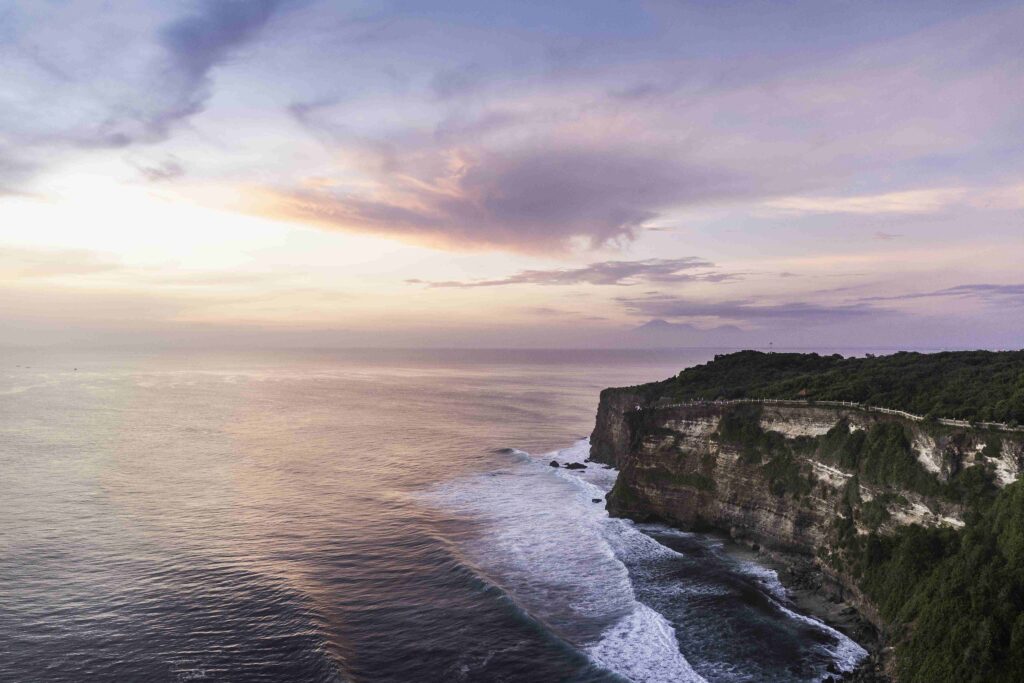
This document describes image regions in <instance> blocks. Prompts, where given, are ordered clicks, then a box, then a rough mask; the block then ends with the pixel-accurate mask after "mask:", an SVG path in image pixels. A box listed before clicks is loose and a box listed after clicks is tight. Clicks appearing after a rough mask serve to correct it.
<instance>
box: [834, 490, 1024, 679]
mask: <svg viewBox="0 0 1024 683" xmlns="http://www.w3.org/2000/svg"><path fill="white" fill-rule="evenodd" d="M840 526H842V525H840ZM840 533H842V529H840ZM845 543H846V547H845V551H844V556H845V559H846V561H847V562H848V563H849V565H850V566H849V567H848V568H850V569H851V571H852V572H853V574H854V576H857V577H859V580H860V585H861V587H862V588H863V589H864V591H865V592H866V593H867V594H868V596H869V597H870V598H871V599H872V601H873V602H874V603H875V604H876V605H877V606H878V608H879V610H880V612H881V613H882V615H883V616H884V617H885V618H886V619H887V620H888V621H889V622H890V623H891V624H893V625H894V626H895V628H896V635H897V666H898V669H899V680H900V681H903V682H906V683H947V682H948V683H954V682H955V683H961V682H964V683H971V682H977V683H981V682H982V681H984V682H986V683H1002V682H1006V683H1010V682H1011V681H1020V680H1022V679H1024V485H1022V483H1016V484H1012V485H1010V486H1008V487H1006V488H1005V489H1004V490H1003V491H1002V492H1000V493H999V494H998V495H997V496H996V497H995V498H994V500H993V501H992V502H991V504H989V505H986V506H984V507H983V509H982V510H981V511H980V512H979V513H978V514H977V515H976V516H975V517H974V518H973V519H971V520H970V521H969V522H968V525H967V527H966V528H965V529H964V531H962V532H959V533H958V532H956V531H954V530H952V529H945V528H943V529H923V528H921V527H919V526H907V527H901V528H900V529H899V530H898V532H897V533H896V534H895V535H894V536H888V537H886V536H878V535H875V534H871V535H869V536H867V537H866V538H865V537H861V538H857V537H855V536H849V535H848V536H847V537H846V539H845Z"/></svg>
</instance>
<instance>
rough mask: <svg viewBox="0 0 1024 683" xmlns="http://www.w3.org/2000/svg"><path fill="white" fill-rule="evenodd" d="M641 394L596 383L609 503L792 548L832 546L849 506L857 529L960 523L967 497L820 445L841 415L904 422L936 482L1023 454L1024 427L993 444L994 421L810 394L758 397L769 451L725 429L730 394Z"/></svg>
mask: <svg viewBox="0 0 1024 683" xmlns="http://www.w3.org/2000/svg"><path fill="white" fill-rule="evenodd" d="M641 401H642V397H639V396H638V395H637V394H636V392H635V391H631V390H615V389H612V390H606V391H604V392H602V395H601V405H600V406H599V408H598V421H597V425H596V426H595V429H594V433H593V435H592V437H591V459H593V460H595V461H598V462H605V463H609V464H612V465H615V466H616V467H618V468H619V470H620V475H619V479H618V483H617V484H616V486H615V488H614V489H613V491H612V493H611V494H610V495H609V499H608V501H609V502H608V506H609V510H610V511H611V512H612V513H613V514H617V515H620V516H626V517H631V518H635V519H658V520H663V521H665V522H668V523H671V524H674V525H677V526H680V527H682V528H685V529H718V530H722V531H727V532H728V533H730V534H731V535H732V536H733V537H734V538H736V539H738V540H743V541H746V542H748V543H751V544H758V545H761V546H764V547H766V548H769V549H774V550H779V551H785V552H789V553H798V554H803V555H808V556H820V555H822V553H825V552H827V551H828V549H829V547H830V544H831V543H832V541H833V538H834V535H835V533H836V522H837V520H839V519H841V518H844V517H845V518H849V519H850V520H851V522H852V524H853V526H854V527H855V529H856V533H860V534H866V533H868V532H869V531H872V530H873V531H877V532H878V533H883V534H884V533H886V532H887V531H891V530H892V529H893V528H895V527H897V526H899V525H901V524H909V523H918V524H922V525H928V526H934V525H941V524H945V525H951V526H954V527H959V526H962V525H963V521H962V514H963V510H962V507H961V506H960V505H959V504H957V503H956V502H951V500H950V499H949V497H948V496H939V495H923V494H922V493H919V492H917V491H915V490H913V489H912V488H901V487H898V486H892V485H872V484H871V483H865V482H864V481H862V480H861V479H862V477H855V475H856V472H854V471H851V470H850V469H847V468H844V467H843V466H842V465H841V463H840V461H841V458H837V457H834V456H835V455H836V454H833V453H828V452H827V443H826V440H825V439H821V438H816V437H823V435H826V434H828V433H829V431H830V430H833V429H834V428H836V426H837V425H843V428H842V429H845V430H849V431H850V433H853V432H856V431H857V430H863V431H864V432H868V431H870V430H871V429H872V427H873V426H875V425H877V424H879V423H886V422H888V423H899V424H901V426H902V427H903V428H904V434H906V435H907V438H908V439H909V442H910V444H911V450H912V453H913V456H914V457H915V458H916V459H917V461H918V463H920V465H921V467H922V468H923V469H924V470H926V471H927V472H929V473H931V475H933V476H934V477H935V478H936V479H937V480H938V481H939V482H945V481H948V480H949V479H950V478H951V477H952V476H954V475H956V474H957V473H959V472H960V471H961V470H964V469H965V468H971V467H984V468H985V469H987V471H989V472H990V473H991V475H992V476H993V477H994V479H995V483H996V485H1005V484H1007V483H1009V482H1011V481H1013V480H1015V479H1016V478H1017V477H1018V476H1019V474H1020V473H1021V470H1022V465H1024V435H1020V434H1013V435H1008V434H1003V435H997V436H996V437H995V438H997V439H998V442H999V443H998V446H997V447H993V434H992V433H990V432H980V431H975V430H971V429H957V428H950V427H943V426H936V425H928V424H922V423H917V422H913V421H910V420H906V419H904V418H900V417H895V416H891V415H884V414H878V413H868V412H865V411H861V410H857V409H843V408H835V407H817V406H810V405H808V406H769V405H765V406H763V407H758V408H757V410H758V413H757V417H756V420H757V421H758V424H759V426H760V429H761V430H763V432H765V433H768V434H769V436H771V437H772V438H773V439H775V443H778V444H782V447H783V450H785V451H786V453H787V454H788V455H786V456H785V457H778V458H773V459H770V460H767V461H766V460H765V459H763V458H762V459H758V458H755V457H752V456H751V454H750V451H749V449H748V448H745V447H744V446H743V444H740V443H736V442H735V441H730V440H729V439H727V438H723V435H722V432H723V431H724V430H723V428H722V426H723V418H725V417H726V416H727V415H728V414H729V413H730V411H733V410H736V406H723V405H714V404H703V405H691V406H684V407H677V408H662V409H645V410H641V411H637V410H635V407H636V405H637V404H638V403H640V402H641ZM772 433H774V434H772ZM833 434H835V431H833Z"/></svg>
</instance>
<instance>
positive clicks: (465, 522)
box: [0, 350, 864, 682]
mask: <svg viewBox="0 0 1024 683" xmlns="http://www.w3.org/2000/svg"><path fill="white" fill-rule="evenodd" d="M713 353H714V352H713V351H710V350H709V351H699V350H698V351H679V352H606V351H603V352H568V351H557V352H556V351H546V352H539V351H430V352H427V351H423V352H407V351H374V352H370V351H358V352H356V351H345V352H329V353H328V352H308V351H307V352H287V353H285V352H282V353H276V354H259V353H250V352H247V353H232V354H226V353H212V352H197V351H193V352H186V351H176V352H163V353H147V354H144V353H138V352H120V353H113V352H109V353H104V354H98V353H78V354H76V353H70V352H60V353H58V352H41V351H40V352H29V351H18V352H13V351H6V352H3V353H2V354H0V680H2V681H18V682H31V681H76V682H77V681H403V682H404V681H529V682H534V681H536V682H544V681H576V682H584V681H637V682H641V681H650V682H654V681H666V682H667V681H701V680H706V681H779V682H783V681H817V680H820V679H821V678H822V676H823V675H824V673H825V671H826V669H827V667H828V666H829V665H830V664H832V665H834V666H836V667H838V668H840V669H849V668H851V667H852V666H853V665H854V664H855V663H856V662H857V661H858V659H859V658H861V657H863V656H864V651H863V650H862V649H861V648H860V647H859V646H857V645H856V644H855V643H853V642H852V641H850V640H849V639H847V638H845V637H844V636H842V635H840V634H839V633H837V632H836V631H834V630H832V629H830V628H829V627H827V626H825V625H823V624H821V623H819V622H817V621H815V620H813V619H811V618H809V617H806V616H802V615H800V614H798V613H797V612H796V611H794V608H793V607H792V605H790V603H789V602H788V600H787V599H786V597H785V592H784V590H783V588H782V587H781V585H780V584H779V582H778V580H777V578H776V576H775V574H774V572H772V571H771V570H768V569H765V568H763V567H759V566H757V565H755V564H752V563H751V562H749V561H746V560H743V559H739V557H738V556H737V555H735V554H731V553H730V552H728V549H727V548H725V547H723V544H722V542H721V541H719V540H717V539H715V538H712V537H707V536H702V535H697V534H688V533H682V532H679V531H674V530H672V529H669V528H666V527H659V526H639V525H636V524H633V523H632V522H629V521H626V520H621V519H611V518H609V517H608V516H607V513H606V512H605V510H604V502H603V497H604V495H605V493H606V492H607V491H608V490H609V489H610V487H611V486H612V484H613V482H614V480H615V476H616V472H615V471H614V470H611V469H605V468H603V467H601V466H599V465H593V464H592V465H591V466H590V467H589V468H588V469H586V470H580V471H570V470H565V469H561V468H558V469H556V468H553V467H551V466H550V465H549V463H550V461H551V460H557V461H559V462H562V463H566V462H581V461H583V460H584V459H585V458H586V457H587V450H588V444H587V441H586V436H587V434H589V432H590V430H591V429H592V428H593V421H594V415H595V411H596V408H597V399H598V392H599V391H600V390H601V389H602V388H603V387H606V386H619V385H627V384H636V383H640V382H645V381H650V380H656V379H663V378H665V377H668V376H670V375H672V374H674V373H676V372H678V371H679V370H680V369H681V368H682V367H685V366H687V365H692V364H694V363H698V362H704V361H706V360H709V359H710V358H711V357H712V355H713ZM594 499H598V501H599V502H596V503H595V502H593V501H594Z"/></svg>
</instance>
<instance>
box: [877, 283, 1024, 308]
mask: <svg viewBox="0 0 1024 683" xmlns="http://www.w3.org/2000/svg"><path fill="white" fill-rule="evenodd" d="M942 298H959V299H976V300H979V301H982V302H984V303H988V304H996V305H1011V306H1024V284H986V283H978V284H966V285H957V286H955V287H947V288H946V289H939V290H935V291H932V292H916V293H910V294H896V295H893V296H875V297H865V298H863V299H860V301H861V302H865V303H871V302H876V301H911V300H915V299H942Z"/></svg>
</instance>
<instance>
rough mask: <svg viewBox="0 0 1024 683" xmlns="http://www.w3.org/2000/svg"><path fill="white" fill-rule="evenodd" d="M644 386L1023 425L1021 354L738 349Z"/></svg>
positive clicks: (653, 392)
mask: <svg viewBox="0 0 1024 683" xmlns="http://www.w3.org/2000/svg"><path fill="white" fill-rule="evenodd" d="M644 389H645V392H646V395H649V396H651V397H661V396H664V397H668V398H673V399H677V400H693V399H719V398H725V399H729V398H791V399H809V400H829V401H856V402H858V403H864V404H868V405H874V406H882V407H886V408H897V409H899V410H906V411H909V412H912V413H916V414H919V415H930V416H934V417H949V418H956V419H963V420H979V421H995V422H1007V423H1024V351H999V352H995V351H956V352H946V353H929V354H922V353H907V352H901V353H897V354H894V355H891V356H878V357H871V356H869V357H866V358H843V357H842V356H840V355H838V354H836V355H832V356H820V355H818V354H816V353H761V352H758V351H740V352H738V353H731V354H726V355H720V356H716V357H715V359H714V360H713V361H711V362H710V363H706V364H704V365H698V366H695V367H692V368H688V369H686V370H684V371H683V372H681V373H680V374H679V375H678V376H677V377H676V378H675V380H674V381H666V382H658V383H655V384H650V385H645V387H644Z"/></svg>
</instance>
